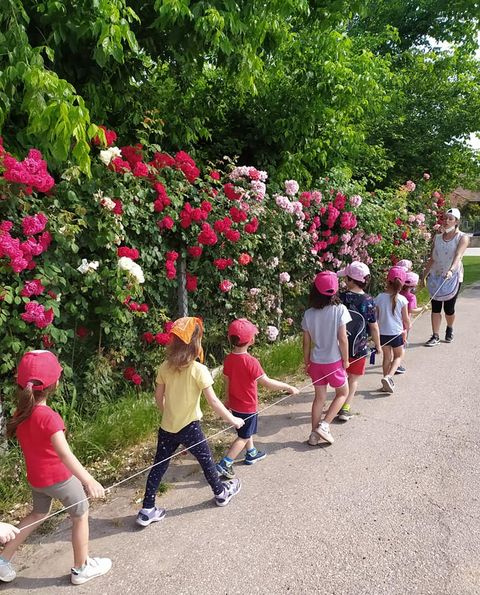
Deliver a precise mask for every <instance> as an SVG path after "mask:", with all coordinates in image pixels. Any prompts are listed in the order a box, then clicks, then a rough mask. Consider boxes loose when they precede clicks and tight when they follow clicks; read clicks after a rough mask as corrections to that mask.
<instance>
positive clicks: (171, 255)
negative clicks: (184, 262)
mask: <svg viewBox="0 0 480 595" xmlns="http://www.w3.org/2000/svg"><path fill="white" fill-rule="evenodd" d="M165 258H166V259H167V260H173V261H174V262H175V261H176V260H177V258H178V252H175V250H172V251H171V252H167V253H166V255H165Z"/></svg>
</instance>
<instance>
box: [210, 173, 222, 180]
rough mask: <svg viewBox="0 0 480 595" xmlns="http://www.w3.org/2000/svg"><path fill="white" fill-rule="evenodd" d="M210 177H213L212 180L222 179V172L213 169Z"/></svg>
mask: <svg viewBox="0 0 480 595" xmlns="http://www.w3.org/2000/svg"><path fill="white" fill-rule="evenodd" d="M210 177H211V178H212V180H219V179H220V172H218V171H212V172H210Z"/></svg>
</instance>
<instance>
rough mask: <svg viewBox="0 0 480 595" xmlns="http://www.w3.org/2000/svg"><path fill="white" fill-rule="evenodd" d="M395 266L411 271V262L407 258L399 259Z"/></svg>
mask: <svg viewBox="0 0 480 595" xmlns="http://www.w3.org/2000/svg"><path fill="white" fill-rule="evenodd" d="M395 266H396V267H403V268H404V269H405V270H406V271H411V270H412V267H413V263H412V261H411V260H407V259H406V258H404V259H403V260H399V261H398V262H397V264H396V265H395Z"/></svg>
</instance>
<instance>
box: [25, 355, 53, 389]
mask: <svg viewBox="0 0 480 595" xmlns="http://www.w3.org/2000/svg"><path fill="white" fill-rule="evenodd" d="M61 374H62V366H61V365H60V362H59V361H58V359H57V358H56V356H55V355H53V353H52V352H51V351H44V350H38V351H29V352H28V353H25V355H24V356H23V357H22V359H21V360H20V363H19V364H18V368H17V384H18V385H19V386H20V387H21V388H25V387H26V386H27V384H28V383H29V382H32V383H33V384H34V387H35V389H36V390H44V389H45V388H47V387H48V386H51V385H52V384H55V382H57V380H58V379H59V378H60V376H61Z"/></svg>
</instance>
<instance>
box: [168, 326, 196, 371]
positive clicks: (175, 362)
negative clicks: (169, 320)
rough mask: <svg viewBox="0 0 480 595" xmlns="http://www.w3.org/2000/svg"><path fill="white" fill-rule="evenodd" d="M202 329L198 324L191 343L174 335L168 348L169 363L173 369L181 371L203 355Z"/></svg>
mask: <svg viewBox="0 0 480 595" xmlns="http://www.w3.org/2000/svg"><path fill="white" fill-rule="evenodd" d="M202 334H203V333H202V327H201V326H200V325H199V324H198V323H197V324H196V326H195V330H194V331H193V334H192V339H191V341H190V343H185V342H184V341H182V339H180V337H177V335H175V334H172V338H171V340H170V343H169V344H168V346H167V363H168V365H169V366H170V367H171V368H174V369H175V370H180V369H181V368H185V367H186V366H188V365H190V364H191V363H192V362H194V361H195V360H196V359H197V357H199V356H200V354H201V353H202Z"/></svg>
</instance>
